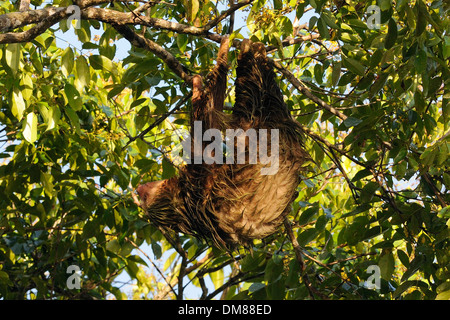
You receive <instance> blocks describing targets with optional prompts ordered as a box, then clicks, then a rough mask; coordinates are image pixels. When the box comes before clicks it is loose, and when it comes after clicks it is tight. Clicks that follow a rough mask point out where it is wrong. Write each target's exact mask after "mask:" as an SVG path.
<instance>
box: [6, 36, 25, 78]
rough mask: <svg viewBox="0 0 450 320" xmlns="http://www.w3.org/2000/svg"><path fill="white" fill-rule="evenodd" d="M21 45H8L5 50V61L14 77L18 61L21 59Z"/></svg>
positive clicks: (17, 68)
mask: <svg viewBox="0 0 450 320" xmlns="http://www.w3.org/2000/svg"><path fill="white" fill-rule="evenodd" d="M21 48H22V45H21V44H20V43H9V44H7V45H6V49H5V61H6V64H7V65H8V67H10V68H11V70H12V72H13V75H16V73H17V70H19V64H20V59H21V57H22V51H21Z"/></svg>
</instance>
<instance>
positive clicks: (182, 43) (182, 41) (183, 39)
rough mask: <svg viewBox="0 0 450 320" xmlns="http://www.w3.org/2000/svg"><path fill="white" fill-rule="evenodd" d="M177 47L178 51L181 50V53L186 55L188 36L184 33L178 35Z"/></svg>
mask: <svg viewBox="0 0 450 320" xmlns="http://www.w3.org/2000/svg"><path fill="white" fill-rule="evenodd" d="M176 39H177V46H178V49H179V50H180V52H182V53H185V52H186V47H187V44H188V39H189V38H188V35H187V34H184V33H178V34H177V38H176Z"/></svg>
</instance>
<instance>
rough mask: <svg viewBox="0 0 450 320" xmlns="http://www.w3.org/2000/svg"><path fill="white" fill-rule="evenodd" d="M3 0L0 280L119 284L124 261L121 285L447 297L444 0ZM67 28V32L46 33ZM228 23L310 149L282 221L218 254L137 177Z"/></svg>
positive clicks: (157, 173) (9, 289)
mask: <svg viewBox="0 0 450 320" xmlns="http://www.w3.org/2000/svg"><path fill="white" fill-rule="evenodd" d="M19 2H20V1H12V2H5V1H0V14H1V15H0V31H1V33H0V59H1V67H0V122H1V126H0V133H1V136H0V157H1V159H2V160H1V163H0V194H1V197H0V208H1V209H0V210H1V215H0V297H1V298H3V299H34V298H38V299H68V298H78V299H90V298H105V297H114V298H117V299H122V298H126V294H127V293H126V292H125V291H123V290H121V284H120V283H117V282H116V281H115V280H117V277H118V276H119V275H120V274H123V273H127V274H128V275H129V276H130V277H131V279H132V280H134V281H135V282H136V285H135V291H134V296H133V297H134V298H154V299H168V298H177V299H183V298H198V297H197V296H190V295H189V292H187V291H185V288H186V287H187V285H189V286H196V287H198V288H199V289H198V290H199V292H201V293H200V294H199V295H200V298H201V299H217V298H223V299H342V298H345V299H449V298H450V280H449V278H450V270H449V258H450V255H449V252H450V250H449V245H450V241H449V226H450V222H449V218H450V210H449V207H448V204H449V202H450V193H449V192H448V190H449V188H450V171H449V165H450V160H449V148H450V140H449V113H450V109H449V99H450V70H449V61H450V21H449V18H448V17H449V16H450V14H449V13H450V12H449V11H450V6H449V5H448V4H446V3H445V2H443V1H429V0H416V1H412V2H411V1H404V0H398V1H394V2H392V1H385V0H379V1H369V2H358V1H353V0H345V1H325V0H322V1H318V0H316V1H314V0H309V1H289V0H274V1H261V0H241V1H239V2H235V1H206V0H194V1H159V0H155V1H110V0H108V1H103V0H78V1H75V0H74V1H70V0H54V1H47V2H45V3H43V1H41V0H32V1H31V7H29V6H28V4H27V1H22V3H19ZM19 9H20V10H19ZM238 18H239V19H238ZM241 18H243V19H245V20H244V22H243V23H242V22H241ZM69 29H71V30H73V31H74V32H75V34H76V36H77V37H78V40H79V42H80V43H81V46H82V47H81V48H77V47H76V46H75V45H73V44H69V45H68V46H66V47H58V46H57V44H56V39H57V37H58V33H61V32H66V31H68V30H69ZM96 33H98V34H99V35H100V36H93V34H96ZM226 34H230V38H231V40H232V41H231V43H232V47H234V48H238V47H239V44H240V41H241V39H243V38H244V37H247V38H248V37H250V38H251V39H252V40H255V41H261V42H262V43H264V44H265V45H266V49H267V51H268V52H269V56H270V58H271V63H273V65H274V67H275V68H276V70H277V72H278V75H279V84H280V87H281V88H282V91H283V94H284V96H285V99H286V101H287V103H288V106H289V107H290V109H291V112H292V115H293V116H294V117H295V118H296V119H297V120H298V121H299V123H300V124H301V125H302V126H303V128H304V131H305V133H306V146H307V149H308V151H309V152H310V154H311V156H312V159H313V161H314V163H312V164H311V166H310V168H311V170H310V171H308V172H307V173H305V177H303V178H304V179H303V182H302V184H300V185H299V187H298V192H299V195H298V198H297V200H296V201H295V203H294V205H293V210H292V213H291V214H290V216H289V219H288V221H287V222H286V223H285V225H284V227H283V228H281V229H280V231H279V232H278V233H276V234H275V235H273V236H271V237H269V238H266V239H263V240H261V241H255V242H254V245H253V247H252V248H251V250H249V249H246V248H240V249H238V250H236V251H234V252H232V253H227V252H224V251H221V250H219V249H217V248H214V247H211V246H210V245H208V244H207V243H205V242H201V241H199V240H197V239H195V238H192V237H189V236H186V235H183V234H174V233H167V232H164V231H162V230H160V229H158V228H157V227H155V226H154V225H152V224H149V222H148V220H147V219H146V218H145V216H144V213H143V211H142V210H141V209H140V208H139V207H138V205H137V203H136V199H135V196H134V190H135V188H136V187H137V186H138V184H139V183H141V182H145V181H151V180H157V179H161V178H168V177H171V176H173V175H174V174H176V170H177V166H179V165H180V164H179V163H176V161H175V159H174V157H173V156H172V155H173V153H171V150H172V149H173V148H176V147H177V146H178V145H179V143H180V137H179V136H178V135H177V134H176V132H177V130H178V129H185V128H187V126H188V124H189V119H188V111H189V108H190V84H191V79H192V76H193V75H194V74H199V73H200V74H203V75H206V74H207V73H208V71H209V70H210V69H211V67H212V65H213V61H214V60H215V56H216V53H217V49H218V43H220V41H221V39H222V37H223V36H224V35H226ZM120 38H124V39H126V40H128V41H129V42H130V43H131V45H132V49H131V50H130V51H129V54H128V56H127V57H125V58H124V59H121V60H117V59H115V56H116V50H117V46H116V41H117V40H118V39H120ZM236 52H237V51H236V50H231V53H230V64H231V66H232V67H233V66H235V62H236ZM232 69H233V68H232ZM230 77H231V78H233V77H234V75H233V74H231V76H230ZM230 83H232V81H230ZM230 87H231V86H230ZM233 99H234V95H233V92H229V93H228V95H227V98H226V107H227V108H228V109H229V108H230V107H231V106H232V104H233ZM145 243H146V244H147V245H148V248H151V250H150V249H149V250H147V251H144V250H143V249H142V248H143V247H142V245H143V244H145ZM139 251H141V252H142V254H140V255H139V254H138V252H139ZM161 258H164V261H162V260H160V259H161ZM161 261H162V262H161ZM146 266H150V267H151V268H150V269H147V268H146ZM77 270H79V273H74V272H75V271H77ZM208 278H209V279H211V280H212V285H208V284H207V283H208V281H207V280H208Z"/></svg>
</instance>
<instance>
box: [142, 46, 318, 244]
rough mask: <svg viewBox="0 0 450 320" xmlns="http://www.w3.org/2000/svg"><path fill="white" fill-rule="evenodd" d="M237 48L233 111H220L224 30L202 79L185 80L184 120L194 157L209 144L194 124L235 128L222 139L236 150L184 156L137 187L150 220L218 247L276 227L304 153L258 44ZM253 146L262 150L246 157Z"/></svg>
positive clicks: (224, 84) (287, 204)
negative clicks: (172, 169)
mask: <svg viewBox="0 0 450 320" xmlns="http://www.w3.org/2000/svg"><path fill="white" fill-rule="evenodd" d="M239 50H240V51H239V55H238V60H237V69H236V81H235V104H234V106H233V108H232V113H231V114H226V113H224V112H223V108H224V100H225V92H226V88H227V73H228V68H229V67H228V51H229V39H228V37H224V39H223V40H222V42H221V44H220V48H219V52H218V57H217V62H216V65H215V67H214V69H213V70H212V71H211V72H210V74H209V75H208V77H207V78H206V79H205V81H204V82H205V83H204V84H203V79H202V77H201V76H200V75H195V76H194V77H193V79H192V110H191V119H190V120H191V137H193V138H192V139H191V140H192V141H191V142H190V143H191V146H192V147H193V149H194V158H195V157H196V156H198V155H200V156H201V155H202V153H201V152H203V151H205V150H206V149H207V148H208V143H207V141H206V142H205V141H198V140H199V139H198V137H197V136H198V135H196V134H195V133H194V128H199V127H200V128H201V130H202V132H203V133H206V132H207V131H208V130H209V129H216V130H219V131H220V132H225V131H226V132H229V130H231V129H233V130H236V131H234V132H240V133H241V135H239V134H238V135H235V136H233V139H232V140H231V141H232V142H231V143H230V140H228V141H227V146H228V145H230V146H231V149H232V150H231V151H236V152H230V150H228V154H227V158H226V160H227V161H222V162H220V161H216V162H212V161H208V158H203V159H200V160H199V161H194V163H188V164H186V165H185V166H183V167H181V168H180V170H179V173H178V175H177V176H175V177H173V178H170V179H166V180H162V181H152V182H148V183H146V184H142V185H140V186H139V187H138V188H137V193H138V194H139V198H140V204H141V207H142V208H143V209H144V210H145V211H146V213H147V216H148V218H149V220H150V222H151V223H154V224H155V225H157V226H159V227H162V228H164V229H166V230H167V229H170V230H173V231H175V232H182V233H185V234H189V235H193V236H195V237H197V238H201V239H204V240H206V241H209V242H212V244H213V245H215V246H217V247H219V248H234V247H236V246H238V245H244V246H250V245H251V244H252V242H253V240H254V239H263V238H265V237H267V236H269V235H271V234H273V233H275V232H276V231H277V230H278V228H279V227H280V226H281V224H282V223H283V221H284V219H285V218H286V216H287V215H288V214H289V212H290V210H291V204H292V202H293V201H294V200H295V198H296V197H297V194H298V193H297V192H296V189H297V187H298V185H299V183H300V182H301V179H300V173H301V171H302V170H305V169H304V164H305V162H306V161H307V160H308V159H309V156H308V154H307V152H306V151H305V149H304V145H303V138H302V137H303V134H302V131H301V128H300V126H299V124H298V122H296V121H295V120H294V119H293V118H292V116H291V114H290V112H289V110H288V107H287V105H286V104H285V102H284V101H283V95H282V92H281V90H280V88H279V86H278V84H277V82H276V81H275V72H274V71H273V67H272V66H271V64H270V63H269V61H268V58H267V53H266V50H265V47H264V45H263V44H262V43H259V42H258V43H256V42H252V41H250V40H248V39H244V40H243V41H242V42H241V45H240V49H239ZM250 131H251V132H252V133H255V134H256V137H257V138H258V139H256V141H257V142H256V145H255V143H253V144H252V143H251V141H250V138H251V135H250V134H246V133H248V132H250ZM242 133H243V134H242ZM254 136H255V135H254ZM216 138H217V137H216ZM234 138H236V139H234ZM203 140H205V139H203ZM206 140H207V139H206ZM253 142H254V141H253ZM229 143H230V144H229ZM199 146H200V147H201V150H200V153H199V152H198V149H199ZM255 146H256V148H255ZM196 147H197V151H196V150H195V149H196ZM233 148H234V150H233ZM239 148H240V149H239ZM263 149H264V152H262V151H263ZM269 150H270V156H269V155H268V154H269ZM255 151H256V152H260V153H261V154H262V153H265V154H266V157H264V156H261V155H260V157H259V159H258V157H253V153H254V152H255ZM218 153H219V152H218V150H217V148H216V149H214V150H213V151H212V152H210V154H211V156H212V157H214V159H220V158H221V157H225V155H221V154H218ZM230 154H231V156H230ZM240 156H241V158H239V157H240ZM255 158H256V161H255ZM223 159H225V158H223ZM243 159H244V160H243ZM267 159H272V160H273V161H272V163H269V162H268V161H267ZM230 160H231V161H230ZM233 160H234V161H233ZM238 160H240V161H238ZM251 160H253V161H251ZM274 162H276V163H275V164H276V165H274ZM264 170H267V171H266V172H265V173H264Z"/></svg>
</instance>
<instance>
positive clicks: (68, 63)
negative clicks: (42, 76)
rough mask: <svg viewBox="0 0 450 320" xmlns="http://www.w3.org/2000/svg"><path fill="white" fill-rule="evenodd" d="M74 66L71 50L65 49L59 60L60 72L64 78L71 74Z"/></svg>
mask: <svg viewBox="0 0 450 320" xmlns="http://www.w3.org/2000/svg"><path fill="white" fill-rule="evenodd" d="M74 64H75V57H74V55H73V51H72V48H71V47H67V48H66V50H64V52H63V55H62V58H61V72H62V73H63V75H64V76H65V77H68V76H69V75H70V74H71V72H72V70H73V66H74Z"/></svg>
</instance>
